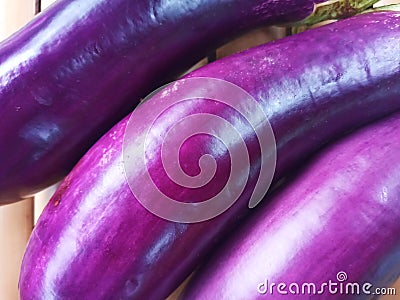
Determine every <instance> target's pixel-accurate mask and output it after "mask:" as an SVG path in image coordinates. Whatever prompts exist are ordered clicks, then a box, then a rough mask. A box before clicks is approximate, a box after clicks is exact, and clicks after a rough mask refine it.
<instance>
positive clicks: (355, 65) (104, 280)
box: [20, 12, 400, 299]
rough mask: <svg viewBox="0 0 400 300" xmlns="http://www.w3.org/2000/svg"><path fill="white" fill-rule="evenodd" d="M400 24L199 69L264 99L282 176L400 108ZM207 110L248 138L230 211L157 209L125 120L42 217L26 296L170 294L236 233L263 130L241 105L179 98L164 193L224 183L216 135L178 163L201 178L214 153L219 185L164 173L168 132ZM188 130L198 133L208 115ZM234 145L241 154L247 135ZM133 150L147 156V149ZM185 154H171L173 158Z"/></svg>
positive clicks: (333, 34) (157, 138)
mask: <svg viewBox="0 0 400 300" xmlns="http://www.w3.org/2000/svg"><path fill="white" fill-rule="evenodd" d="M399 24H400V13H396V12H378V13H371V14H365V15H360V16H357V17H353V18H349V19H346V20H343V21H339V22H336V23H334V24H331V25H327V26H324V27H321V28H317V29H313V30H310V31H307V32H304V33H301V34H298V35H295V36H291V37H288V38H285V39H282V40H279V41H276V42H273V43H269V44H266V45H264V46H260V47H257V48H254V49H251V50H248V51H246V52H243V53H240V54H237V55H234V56H231V57H228V58H225V59H222V60H219V61H216V62H215V63H212V64H210V65H207V66H205V67H203V68H201V69H198V70H196V71H194V72H193V73H191V74H190V75H189V76H190V77H196V76H199V77H202V76H203V77H207V76H208V77H214V78H220V79H225V80H227V81H230V82H232V83H235V84H237V85H239V86H241V87H242V88H243V89H245V90H246V91H248V92H249V93H250V94H251V95H252V96H253V97H254V98H255V99H256V100H257V101H258V103H259V104H260V106H261V107H262V109H263V110H264V112H265V113H266V115H267V116H268V117H269V121H270V123H271V125H272V128H273V129H274V132H275V138H276V141H277V151H278V152H277V155H278V161H277V169H276V173H275V176H276V177H275V179H276V180H278V179H279V178H282V177H283V176H285V175H287V174H288V173H290V172H291V170H293V169H294V168H295V167H296V165H298V164H299V163H301V162H302V161H303V160H304V159H305V158H307V157H309V156H310V154H311V153H312V152H314V151H316V150H317V149H319V148H320V147H321V146H322V145H323V144H324V143H325V142H328V141H330V140H332V139H333V138H336V137H337V136H339V135H341V134H343V133H344V132H347V131H349V130H351V129H353V128H355V127H358V126H361V125H364V124H366V123H368V122H371V121H372V120H375V119H377V118H379V117H382V116H384V115H386V114H389V113H391V112H394V111H396V110H400V56H399V55H398V53H400V44H399V42H398V41H399V40H400V26H399ZM199 88H200V89H201V88H203V87H201V86H200V87H199ZM177 93H179V88H178V87H177V86H176V85H174V86H170V87H169V88H168V89H167V90H165V91H164V92H163V93H161V96H160V94H159V96H158V97H155V98H153V99H151V100H149V101H147V102H144V103H143V104H142V105H140V106H139V107H138V108H137V110H136V111H135V113H137V116H138V119H136V120H137V124H138V125H137V127H134V128H133V129H132V130H134V131H133V133H132V134H131V137H132V138H131V139H129V140H128V141H127V143H128V144H130V145H132V146H134V145H136V144H137V143H139V142H140V141H141V139H143V138H144V136H145V135H146V133H147V130H146V128H145V126H146V122H145V121H146V118H147V116H148V115H150V114H151V113H152V111H153V110H157V109H158V108H159V106H160V104H162V102H163V101H167V100H166V99H170V100H171V99H172V100H174V99H175V98H174V97H175V95H176V94H177ZM160 97H161V98H160ZM246 100H247V99H246ZM202 112H204V113H208V114H214V115H218V116H220V117H222V118H224V119H225V120H227V121H228V122H230V123H231V124H234V125H235V124H236V126H237V127H236V128H238V130H239V132H240V133H241V135H242V137H243V139H244V141H245V143H246V145H247V148H248V153H249V156H250V162H251V168H250V176H248V177H247V176H246V178H248V179H247V181H246V182H247V184H246V186H245V188H244V191H243V193H242V194H241V196H240V198H239V199H238V200H237V202H236V203H235V204H234V205H233V206H232V207H231V208H229V210H227V211H226V212H225V213H224V214H222V215H220V216H218V217H216V218H214V219H211V220H209V221H206V222H201V223H197V224H181V223H174V222H169V221H166V220H164V219H161V218H159V217H157V216H155V215H153V214H152V213H150V212H149V211H147V210H146V209H145V208H144V207H142V205H141V204H140V203H139V202H138V201H137V199H136V198H135V197H134V196H133V194H132V192H131V190H130V189H129V186H128V183H127V180H126V178H125V177H124V174H125V173H124V164H123V156H122V145H123V137H124V133H125V129H126V126H127V122H128V118H125V119H124V120H123V121H121V122H120V123H119V124H117V125H116V126H114V127H113V128H112V129H111V130H110V131H109V132H108V133H107V134H106V135H104V136H103V137H102V138H101V139H100V140H99V141H98V142H97V143H96V144H95V145H94V146H93V147H92V148H91V149H90V150H89V151H88V153H87V154H85V156H84V157H83V158H82V159H81V160H80V162H79V163H78V164H77V165H76V167H75V168H74V169H73V170H72V171H71V173H70V174H69V175H68V176H67V177H66V179H65V180H64V181H63V183H62V184H61V186H60V187H59V189H58V191H57V192H56V194H55V195H54V197H53V198H52V199H51V200H50V202H49V204H48V205H47V207H46V208H45V210H44V212H43V214H42V215H41V217H40V219H39V222H38V224H37V226H36V227H35V229H34V231H33V234H32V237H31V239H30V242H29V245H28V247H27V250H26V253H25V257H24V261H23V264H22V270H21V277H20V292H21V297H22V299H75V298H76V297H78V296H79V298H81V299H163V298H164V297H166V296H167V295H168V294H169V293H170V292H172V291H173V289H174V288H176V287H177V286H178V284H179V283H180V282H182V281H183V280H184V278H185V277H186V276H188V275H189V273H190V272H191V271H193V269H194V268H195V266H196V265H197V264H198V263H199V262H200V261H201V260H202V259H203V258H204V256H205V255H206V254H207V253H208V252H209V250H210V249H212V248H213V247H214V246H215V244H216V243H217V242H218V240H219V239H220V238H221V237H222V236H224V235H226V234H227V233H228V232H231V231H233V230H234V229H233V228H234V227H233V226H234V225H233V224H237V222H238V221H239V220H240V218H241V217H242V216H245V215H246V214H248V213H249V211H250V209H248V207H247V205H248V201H249V198H250V195H251V193H252V189H253V188H254V185H255V182H256V180H257V176H258V171H259V169H260V164H259V158H260V148H259V145H258V140H257V139H256V138H255V133H254V130H253V128H252V127H251V126H250V125H249V124H248V123H246V122H244V121H243V117H242V116H240V115H238V112H237V111H235V110H233V109H232V108H231V107H230V106H228V105H225V104H222V103H214V102H212V101H209V100H207V99H203V100H202V99H193V100H190V102H184V103H180V104H176V105H174V106H172V107H171V111H167V112H165V113H164V114H163V115H162V116H164V117H162V116H160V118H158V119H157V122H156V123H154V124H156V127H154V130H155V131H154V134H150V137H151V138H149V140H148V145H147V146H148V151H147V152H146V161H147V169H148V170H149V172H150V174H152V176H154V179H155V180H156V182H157V185H158V187H159V189H160V190H161V191H163V193H164V194H168V195H169V197H172V198H173V199H175V200H178V201H182V202H187V201H192V202H196V201H203V200H206V199H209V198H210V197H212V196H213V195H215V194H216V193H217V192H219V191H220V190H221V189H222V187H223V185H224V184H225V182H226V180H227V177H228V176H229V172H230V159H229V153H227V151H226V149H225V148H224V147H223V145H221V143H218V140H215V139H213V138H212V137H210V136H208V135H207V136H206V135H202V134H200V135H197V136H195V137H193V138H190V139H188V140H187V141H185V143H184V145H183V146H182V149H181V151H180V152H179V162H177V163H179V164H180V165H181V166H183V167H182V168H183V170H185V172H188V174H189V175H191V176H193V175H196V172H198V170H199V157H201V156H202V155H203V154H209V155H211V156H213V157H214V158H215V161H216V164H217V167H218V168H217V172H216V173H215V176H214V177H213V178H212V180H211V181H210V182H209V183H208V184H206V185H205V186H204V187H201V188H196V189H190V188H185V187H181V186H177V185H176V184H175V183H174V182H171V180H170V179H169V177H167V176H166V175H165V173H164V172H163V165H162V161H161V158H160V151H161V149H160V148H161V143H162V142H163V141H162V140H163V137H164V136H165V134H166V133H167V130H168V129H169V128H170V127H171V126H172V125H175V124H177V123H178V122H179V121H180V120H181V119H183V118H184V117H186V116H189V115H191V114H195V113H197V114H198V113H202ZM253 121H254V120H253ZM209 125H210V127H212V128H214V129H215V131H216V132H218V131H223V130H224V128H225V127H218V126H221V125H219V124H214V123H212V121H210V123H209ZM261 125H262V124H259V126H261ZM264 125H265V124H264ZM187 127H193V129H196V128H197V127H198V123H197V122H193V123H192V124H187ZM171 139H172V140H173V139H180V136H179V134H178V135H176V136H173V137H171ZM371 142H372V141H371ZM224 143H226V144H230V145H231V146H232V147H233V150H232V151H235V148H236V147H237V141H236V140H234V141H224ZM131 155H133V156H134V155H137V156H138V157H137V159H138V160H140V159H143V156H142V155H141V154H140V151H137V153H136V154H135V153H132V154H131ZM176 158H177V154H176V153H171V157H170V160H172V161H176ZM196 170H197V171H196ZM145 173H146V170H144V169H137V170H136V172H134V174H133V176H132V178H130V179H132V180H133V181H137V185H139V186H140V187H141V188H142V189H143V190H144V191H147V192H148V197H149V198H152V197H158V194H157V193H155V192H154V190H152V189H151V187H150V186H147V185H146V184H145V182H144V180H143V178H144V174H145Z"/></svg>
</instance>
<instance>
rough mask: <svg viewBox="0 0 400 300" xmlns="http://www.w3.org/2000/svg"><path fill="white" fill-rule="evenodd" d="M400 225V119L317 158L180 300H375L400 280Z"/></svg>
mask: <svg viewBox="0 0 400 300" xmlns="http://www.w3.org/2000/svg"><path fill="white" fill-rule="evenodd" d="M399 220H400V114H399V113H397V114H395V115H394V116H392V117H390V118H388V119H385V120H383V121H380V122H377V123H375V124H373V125H370V126H367V127H364V128H362V129H361V130H359V131H357V132H354V133H352V134H350V135H349V136H347V137H346V138H344V139H342V140H340V141H338V142H337V143H334V144H333V145H329V146H328V147H327V148H326V149H324V150H323V151H322V152H321V153H319V154H318V155H317V157H315V158H313V159H312V161H311V162H310V163H309V164H307V165H306V166H305V167H304V168H303V169H302V170H301V171H300V172H298V174H297V175H296V176H295V178H294V179H293V180H292V181H290V182H289V183H285V186H284V187H283V188H282V189H280V190H279V191H278V192H277V193H275V194H274V196H273V197H271V199H269V203H268V204H267V205H266V206H265V207H260V209H258V210H257V211H256V212H255V213H254V214H252V216H251V218H249V220H248V222H246V223H245V224H243V225H242V227H241V228H240V229H239V230H238V231H237V232H235V234H234V235H233V236H232V237H230V238H229V239H228V241H226V242H225V243H224V244H223V245H222V246H221V247H219V249H218V251H216V253H214V255H213V257H212V258H211V259H209V260H208V261H207V262H206V263H205V264H204V265H203V266H201V268H200V270H198V272H196V273H195V275H194V277H193V278H192V280H191V281H190V282H189V284H188V286H187V287H186V289H185V291H184V293H183V295H182V296H181V297H180V299H190V300H194V299H202V300H203V299H204V300H205V299H230V300H234V299H249V300H250V299H264V298H267V299H288V298H295V299H314V298H315V299H321V298H323V299H371V297H375V296H376V295H377V294H376V293H377V292H378V293H379V291H380V290H381V288H382V287H383V288H387V287H389V286H390V285H391V284H392V283H393V282H394V281H395V280H396V278H398V276H400V222H399ZM278 286H279V288H278ZM377 288H379V289H380V290H379V289H377ZM392 292H393V291H392Z"/></svg>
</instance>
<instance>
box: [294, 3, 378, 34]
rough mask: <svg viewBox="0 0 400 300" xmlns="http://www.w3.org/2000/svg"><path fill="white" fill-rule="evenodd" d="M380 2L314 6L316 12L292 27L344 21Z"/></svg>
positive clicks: (318, 4)
mask: <svg viewBox="0 0 400 300" xmlns="http://www.w3.org/2000/svg"><path fill="white" fill-rule="evenodd" d="M378 1H379V0H329V1H325V2H321V3H317V4H315V5H314V11H313V12H312V14H311V15H309V16H308V17H307V18H305V19H303V20H301V21H299V22H296V23H293V24H292V27H299V26H307V27H310V26H312V25H314V24H317V23H320V22H322V21H326V20H337V19H344V18H348V17H351V16H354V15H356V14H358V13H360V12H362V11H364V10H366V9H368V8H370V7H372V5H374V4H375V3H376V2H378Z"/></svg>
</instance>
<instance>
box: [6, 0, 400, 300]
mask: <svg viewBox="0 0 400 300" xmlns="http://www.w3.org/2000/svg"><path fill="white" fill-rule="evenodd" d="M110 1H112V0H110ZM133 1H134V0H133ZM53 2H55V1H54V0H41V2H40V8H41V10H42V11H43V10H44V9H46V8H47V7H48V6H49V5H51V4H52V3H53ZM399 2H400V0H384V1H382V2H381V4H389V3H399ZM34 14H35V0H0V40H2V39H4V38H6V37H7V36H9V35H10V34H11V33H13V32H15V31H16V30H17V29H18V28H20V27H21V26H22V25H24V24H25V23H26V22H28V21H29V20H30V19H31V18H32V17H33V16H34ZM283 36H284V30H283V29H278V28H263V29H259V30H256V31H253V32H252V33H250V34H248V35H246V36H244V37H241V38H239V39H236V40H234V41H232V42H231V43H229V44H227V45H225V46H224V47H221V48H220V49H218V50H217V51H216V57H217V58H221V57H224V56H226V55H229V54H231V53H234V52H237V51H240V50H243V49H246V48H249V47H251V46H255V45H259V44H261V43H265V42H267V41H270V40H273V39H276V38H280V37H283ZM206 63H207V60H202V62H200V63H199V64H197V65H196V68H197V67H200V66H202V65H204V64H206ZM55 189H56V185H55V186H53V187H50V188H48V189H46V190H44V191H43V192H41V193H39V194H37V195H36V196H35V201H33V200H32V199H28V200H25V201H22V202H19V203H16V204H11V205H7V206H3V207H0V300H16V299H19V297H18V289H17V284H18V276H19V269H20V264H21V259H22V255H23V251H24V249H25V246H26V242H27V240H28V238H29V235H30V233H31V230H32V227H33V224H34V222H35V223H36V221H37V218H38V217H39V215H40V213H41V211H42V209H43V207H44V206H45V205H46V203H47V201H48V200H49V199H50V197H51V195H52V194H53V192H54V191H55ZM186 283H187V281H185V283H184V284H182V285H181V286H180V287H179V288H178V289H177V290H176V291H175V292H174V293H173V294H172V295H171V296H170V297H168V300H175V299H177V298H178V296H179V294H180V292H181V291H182V289H183V287H184V285H185V284H186ZM396 287H397V293H398V294H399V293H400V280H398V282H397V283H396ZM394 299H398V300H400V296H399V295H398V296H385V297H382V298H381V300H394ZM44 300H46V299H44Z"/></svg>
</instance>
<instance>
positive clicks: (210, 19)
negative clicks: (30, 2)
mask: <svg viewBox="0 0 400 300" xmlns="http://www.w3.org/2000/svg"><path fill="white" fill-rule="evenodd" d="M376 1H377V0H357V1H351V3H350V2H349V1H344V0H340V1H338V3H342V4H343V5H344V7H343V8H344V9H342V11H343V14H346V12H349V13H354V12H355V11H357V9H361V8H362V7H365V6H368V5H369V4H371V3H374V2H376ZM325 2H326V3H327V4H329V3H331V1H325ZM325 2H324V1H323V0H317V1H315V0H289V1H287V0H282V1H281V0H279V1H271V0H223V1H221V0H163V1H160V0H113V1H108V0H59V1H57V2H56V3H55V4H54V5H52V6H51V7H50V8H49V9H47V10H46V11H44V12H42V13H41V14H39V15H38V16H37V17H36V18H35V19H34V20H33V21H32V22H31V23H29V24H28V25H27V26H25V27H23V28H22V29H21V30H20V31H18V32H17V33H16V34H14V35H13V36H12V37H10V38H9V39H7V40H6V41H4V42H2V43H1V44H0V104H1V105H0V116H1V118H0V127H1V130H0V166H1V168H0V203H2V204H4V203H9V202H14V201H17V200H20V199H22V198H24V197H28V196H30V195H32V194H33V193H35V192H38V191H40V190H41V189H43V188H46V187H47V186H49V185H51V184H52V183H55V182H57V181H58V180H61V179H62V178H63V177H64V176H65V175H66V174H67V173H68V172H69V171H70V170H71V168H72V167H73V166H74V164H75V163H76V162H77V161H78V160H79V159H80V158H81V157H82V156H83V154H84V153H85V152H86V150H87V149H88V148H89V147H90V146H91V145H93V143H94V142H95V141H96V140H97V139H98V138H100V137H101V136H102V135H103V134H105V133H106V132H107V131H108V130H109V129H110V128H111V127H112V126H113V125H114V124H115V123H117V122H118V121H120V120H121V119H122V118H123V117H124V116H126V115H127V114H128V113H129V112H131V111H132V109H133V108H134V107H135V106H136V105H137V104H138V103H139V101H140V99H141V98H143V97H145V96H146V95H147V94H148V93H150V92H151V91H153V90H154V89H155V88H157V87H159V86H160V85H162V84H163V83H166V82H168V81H169V80H171V79H172V78H175V76H177V75H179V74H180V73H182V72H183V71H185V70H186V69H187V68H189V67H190V66H191V65H193V64H195V63H196V62H197V61H198V60H200V59H202V58H203V57H205V56H206V55H207V54H208V53H210V52H211V51H213V50H214V49H215V48H216V47H218V46H219V45H222V44H223V43H225V42H226V41H228V40H230V39H232V38H233V37H235V36H238V35H239V34H241V33H243V32H245V31H248V30H250V29H252V28H256V27H260V26H262V25H264V26H266V25H271V24H282V23H293V22H301V21H302V20H307V19H309V18H310V17H312V16H313V13H314V7H315V4H316V3H320V4H325ZM352 5H353V6H352ZM338 12H339V11H338ZM322 17H323V16H322Z"/></svg>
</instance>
